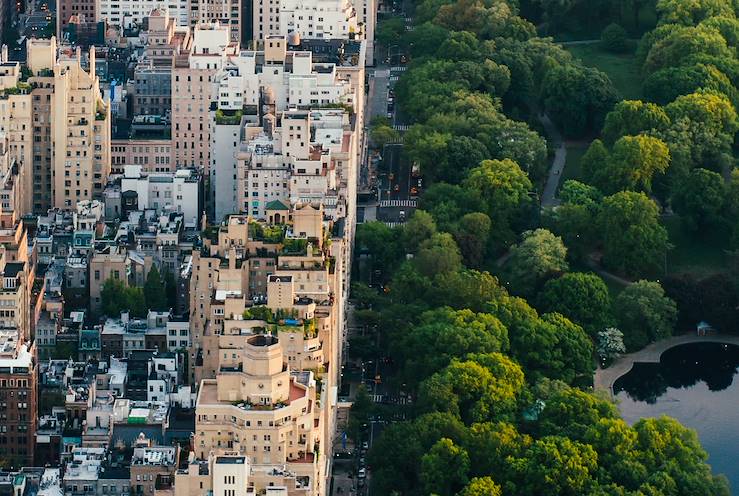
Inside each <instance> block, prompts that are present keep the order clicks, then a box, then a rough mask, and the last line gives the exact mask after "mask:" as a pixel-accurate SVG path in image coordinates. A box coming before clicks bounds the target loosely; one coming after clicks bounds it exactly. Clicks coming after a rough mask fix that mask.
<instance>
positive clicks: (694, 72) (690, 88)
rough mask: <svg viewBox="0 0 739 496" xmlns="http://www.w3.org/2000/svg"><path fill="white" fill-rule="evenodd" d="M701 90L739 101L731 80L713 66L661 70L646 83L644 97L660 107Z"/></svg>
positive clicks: (682, 66)
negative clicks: (721, 94)
mask: <svg viewBox="0 0 739 496" xmlns="http://www.w3.org/2000/svg"><path fill="white" fill-rule="evenodd" d="M700 89H707V90H712V91H716V92H719V93H723V94H724V95H726V96H727V97H728V98H729V99H730V100H731V101H732V102H736V101H737V90H736V88H735V87H734V85H732V84H731V80H730V79H729V78H728V77H727V76H726V75H725V74H724V73H723V72H721V71H720V70H719V69H717V68H716V67H714V66H713V65H707V64H694V65H687V66H686V65H681V66H679V67H668V68H666V69H661V70H659V71H657V72H655V73H653V74H650V75H649V77H648V78H647V79H646V80H645V81H644V95H645V96H646V97H647V98H648V99H649V100H651V101H653V102H655V103H657V104H659V105H667V104H668V103H670V102H672V101H673V100H675V99H676V98H677V97H679V96H681V95H689V94H691V93H694V92H696V91H698V90H700Z"/></svg>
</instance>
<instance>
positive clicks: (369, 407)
mask: <svg viewBox="0 0 739 496" xmlns="http://www.w3.org/2000/svg"><path fill="white" fill-rule="evenodd" d="M373 409H374V403H373V402H372V398H370V396H369V394H368V393H367V388H366V387H365V386H364V384H360V385H359V388H358V389H357V392H356V394H355V396H354V401H353V402H352V407H351V410H349V424H348V427H347V431H348V433H347V434H348V435H349V437H351V438H352V439H353V440H354V442H355V443H357V444H359V442H360V441H361V439H362V433H363V432H364V431H365V430H366V428H367V422H369V417H370V415H371V414H372V411H373Z"/></svg>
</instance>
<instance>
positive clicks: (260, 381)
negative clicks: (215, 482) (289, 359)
mask: <svg viewBox="0 0 739 496" xmlns="http://www.w3.org/2000/svg"><path fill="white" fill-rule="evenodd" d="M240 365H241V367H240V370H233V369H232V368H230V367H224V368H223V369H222V370H221V371H220V372H219V373H218V377H217V380H213V379H207V380H204V381H202V382H201V384H200V391H199V393H198V400H197V406H196V425H195V439H194V449H195V455H196V456H197V457H199V458H200V459H206V458H207V457H208V456H209V455H210V454H211V453H214V454H216V455H217V454H219V453H225V452H235V453H238V454H239V455H241V456H245V457H247V458H248V461H249V463H250V464H251V473H252V476H253V482H254V484H255V488H256V490H257V491H258V490H260V489H262V488H263V487H266V486H267V484H268V483H267V480H268V478H269V476H268V474H272V473H275V472H277V473H282V474H283V475H287V476H288V478H289V479H292V480H290V481H289V482H290V484H289V486H288V493H289V494H305V495H314V494H315V495H318V494H325V488H324V487H323V478H322V470H323V467H324V466H325V464H324V461H323V459H322V458H321V456H322V454H321V444H322V441H323V436H322V432H323V430H322V428H321V427H322V426H321V423H322V422H323V421H324V415H325V412H326V410H325V409H324V408H323V407H322V406H321V401H320V396H319V395H320V391H318V392H317V383H316V381H315V378H314V375H313V373H312V372H294V371H292V370H291V369H290V367H289V366H288V365H287V363H285V361H284V357H283V351H282V344H281V339H280V338H277V337H274V336H270V335H256V336H252V337H250V338H249V339H248V340H247V342H246V344H245V346H244V359H243V361H242V363H241V364H240ZM262 484H264V485H262Z"/></svg>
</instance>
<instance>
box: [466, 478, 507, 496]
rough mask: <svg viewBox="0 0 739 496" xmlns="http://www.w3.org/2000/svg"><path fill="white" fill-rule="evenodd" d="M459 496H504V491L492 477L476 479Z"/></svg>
mask: <svg viewBox="0 0 739 496" xmlns="http://www.w3.org/2000/svg"><path fill="white" fill-rule="evenodd" d="M459 496H503V491H502V490H501V488H500V486H499V485H498V484H496V483H495V482H494V481H493V479H492V478H491V477H475V478H474V479H472V480H471V481H470V483H469V484H468V485H467V487H465V488H464V490H463V491H462V492H461V493H459Z"/></svg>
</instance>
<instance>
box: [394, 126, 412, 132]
mask: <svg viewBox="0 0 739 496" xmlns="http://www.w3.org/2000/svg"><path fill="white" fill-rule="evenodd" d="M409 127H410V126H409V125H408V124H393V129H395V130H396V131H408V128H409Z"/></svg>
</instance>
